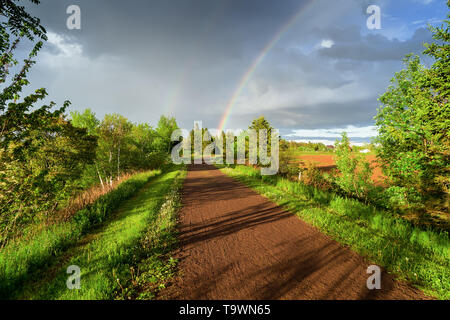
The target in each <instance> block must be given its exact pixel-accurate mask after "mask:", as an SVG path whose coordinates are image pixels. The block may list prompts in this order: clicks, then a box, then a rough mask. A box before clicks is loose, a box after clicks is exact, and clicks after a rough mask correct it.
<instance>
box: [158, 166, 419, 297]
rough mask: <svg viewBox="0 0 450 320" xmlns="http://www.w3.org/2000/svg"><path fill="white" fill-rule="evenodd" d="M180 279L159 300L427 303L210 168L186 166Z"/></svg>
mask: <svg viewBox="0 0 450 320" xmlns="http://www.w3.org/2000/svg"><path fill="white" fill-rule="evenodd" d="M179 220H180V221H179V232H180V234H179V240H180V249H179V251H178V252H177V253H176V258H178V259H180V263H179V270H180V272H179V276H178V277H177V278H175V279H174V280H173V281H172V283H171V284H170V285H169V287H168V288H167V289H166V290H164V291H163V292H162V293H161V295H160V299H193V300H197V299H226V300H227V299H427V297H426V296H425V295H424V294H423V293H422V292H421V291H420V290H418V289H415V288H413V287H411V286H410V285H408V284H406V283H403V282H400V281H395V280H394V279H393V277H392V276H391V275H389V274H388V273H386V272H384V271H382V276H381V279H382V281H381V289H380V290H369V289H367V287H366V280H367V278H368V277H369V276H370V275H368V274H367V273H366V270H367V267H368V266H369V265H370V263H369V262H367V261H365V259H364V258H362V257H361V256H359V255H358V254H356V253H354V252H353V251H351V250H350V249H348V248H346V247H343V246H342V245H340V244H339V243H337V242H336V241H334V240H332V239H330V238H329V237H327V236H325V235H323V234H322V233H320V232H319V231H318V230H317V229H315V228H313V227H311V226H309V225H308V224H306V223H305V222H303V221H302V220H300V219H299V218H298V217H296V216H295V215H293V214H292V213H289V212H287V211H285V210H283V209H282V208H281V207H279V206H277V205H276V204H274V203H273V202H271V201H269V200H268V199H267V198H265V197H263V196H261V195H259V194H257V193H256V192H254V191H253V190H251V189H250V188H248V187H246V186H244V185H243V184H241V183H239V182H237V181H235V180H233V179H232V178H230V177H227V176H226V175H224V174H223V173H221V172H220V171H219V170H217V169H216V168H215V167H213V166H209V165H192V166H190V167H189V172H188V175H187V177H186V180H185V182H184V187H183V208H182V209H181V211H180V216H179Z"/></svg>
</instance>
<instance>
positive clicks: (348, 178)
mask: <svg viewBox="0 0 450 320" xmlns="http://www.w3.org/2000/svg"><path fill="white" fill-rule="evenodd" d="M335 152H336V166H337V169H338V171H339V174H338V175H336V177H335V183H336V185H337V186H338V187H339V189H341V190H342V191H343V192H344V193H345V194H347V195H350V196H353V197H357V198H359V199H362V200H366V199H367V198H368V195H369V193H370V191H371V189H372V187H373V182H372V180H371V176H372V169H371V167H370V164H369V163H368V162H367V161H366V160H365V158H364V157H363V156H362V155H361V154H357V153H352V148H351V146H350V140H349V139H348V137H347V134H346V133H345V132H344V133H343V134H342V139H341V141H336V145H335Z"/></svg>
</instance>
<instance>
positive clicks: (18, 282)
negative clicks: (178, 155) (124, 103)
mask: <svg viewBox="0 0 450 320" xmlns="http://www.w3.org/2000/svg"><path fill="white" fill-rule="evenodd" d="M159 172H160V171H151V172H146V173H141V174H137V175H135V176H134V177H132V178H130V179H128V180H127V181H125V182H123V183H121V184H120V185H119V186H118V187H117V188H116V189H114V190H113V191H111V192H109V193H107V194H104V195H102V196H100V197H99V198H98V199H97V200H96V201H95V202H94V203H92V204H90V205H88V206H87V207H86V208H84V209H82V210H80V211H78V212H77V213H76V214H75V216H74V217H73V219H72V220H70V221H68V222H62V223H58V224H54V225H51V226H49V227H48V228H46V229H44V230H42V231H41V232H39V233H38V234H36V235H34V236H33V237H32V238H30V239H17V240H16V241H13V242H10V243H9V244H8V245H7V246H6V247H5V248H3V249H2V250H1V251H0V298H13V297H15V296H16V293H17V292H20V291H21V289H22V288H21V287H22V285H23V283H24V282H25V281H27V280H29V279H35V278H40V277H42V275H40V274H39V272H40V271H41V270H43V269H44V268H46V267H48V266H50V265H51V264H52V263H53V262H54V260H55V259H56V258H57V257H59V256H60V255H61V254H62V253H63V252H64V251H65V250H67V249H68V248H69V247H71V246H72V245H73V244H74V243H76V242H77V240H78V239H79V238H80V237H82V236H83V234H86V233H87V232H88V231H89V230H90V229H91V228H92V227H94V226H96V225H98V224H100V223H101V222H103V221H104V220H105V219H107V218H108V216H109V214H110V213H111V212H112V211H113V210H114V209H116V208H117V207H118V206H119V204H120V203H121V202H123V201H124V200H125V199H127V198H129V197H131V196H132V195H133V194H135V193H136V192H137V191H138V190H139V189H140V188H141V187H142V186H144V185H145V184H146V183H147V182H148V181H149V179H150V178H151V177H153V176H155V175H156V174H158V173H159Z"/></svg>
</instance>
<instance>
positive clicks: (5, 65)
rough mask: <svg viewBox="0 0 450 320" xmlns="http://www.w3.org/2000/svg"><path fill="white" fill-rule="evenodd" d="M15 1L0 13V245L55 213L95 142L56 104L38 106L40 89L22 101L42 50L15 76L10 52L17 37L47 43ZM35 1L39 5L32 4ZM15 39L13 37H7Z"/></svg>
mask: <svg viewBox="0 0 450 320" xmlns="http://www.w3.org/2000/svg"><path fill="white" fill-rule="evenodd" d="M14 2H15V1H3V2H2V3H1V6H0V14H1V15H2V17H4V19H3V20H2V21H1V22H0V39H1V41H0V49H1V51H2V53H1V58H0V84H2V85H4V86H3V88H2V91H1V92H0V178H1V179H0V181H1V183H0V243H4V241H5V240H6V239H7V237H8V236H9V235H10V234H14V233H15V232H16V231H17V230H19V229H20V227H21V226H22V225H23V224H24V223H26V222H28V221H30V220H32V219H34V218H35V216H37V215H38V213H41V212H44V211H47V212H48V213H51V212H52V211H54V210H55V209H56V208H57V206H58V203H59V202H60V201H63V200H64V199H65V198H67V197H68V196H70V195H71V194H72V189H74V185H75V181H76V180H77V179H78V178H79V177H80V176H81V174H82V172H83V170H84V168H85V167H86V166H87V165H89V164H90V163H92V157H93V150H95V145H96V139H95V138H94V137H91V136H89V135H88V134H87V133H86V131H85V130H82V129H78V128H75V127H73V126H72V125H71V124H70V123H69V122H68V121H66V120H65V116H64V114H63V113H64V111H65V109H66V108H67V107H68V106H69V104H70V103H69V102H68V101H66V102H65V103H64V105H63V107H62V108H60V109H57V110H53V111H52V109H53V107H54V106H55V104H54V103H53V102H50V103H49V105H44V106H41V107H37V106H36V104H37V103H38V102H39V101H41V100H43V99H44V98H45V97H46V96H47V92H46V90H45V89H44V88H40V89H37V90H36V91H35V92H34V93H32V94H29V95H28V96H25V97H24V98H21V93H22V90H23V89H24V88H25V86H27V85H28V84H29V81H28V80H27V75H28V72H29V70H30V68H31V66H32V65H33V64H34V63H35V61H34V60H33V59H34V58H35V57H36V56H37V53H38V51H39V49H40V48H41V47H42V42H41V41H38V42H37V43H36V44H35V45H34V48H33V49H32V50H31V52H30V54H29V55H28V58H27V59H25V60H24V63H23V66H22V67H21V68H19V70H18V72H17V73H16V74H15V75H14V76H12V77H10V71H11V70H12V68H14V67H16V68H18V64H19V63H18V61H17V60H15V59H14V51H15V50H16V48H17V45H18V44H19V42H20V40H21V38H23V37H26V38H28V39H29V40H32V41H33V40H34V37H35V36H37V37H39V38H41V39H43V40H46V36H45V29H44V28H43V27H41V26H40V25H39V19H37V18H34V17H32V16H30V15H29V14H28V13H26V12H25V10H24V8H23V7H20V6H17V5H16V4H15V3H14ZM31 2H33V3H36V4H37V3H39V1H34V0H33V1H31ZM12 37H15V39H12Z"/></svg>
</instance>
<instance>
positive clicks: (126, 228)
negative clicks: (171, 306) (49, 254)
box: [20, 170, 180, 300]
mask: <svg viewBox="0 0 450 320" xmlns="http://www.w3.org/2000/svg"><path fill="white" fill-rule="evenodd" d="M179 174H180V170H171V171H169V172H166V173H164V174H163V175H161V176H159V177H157V178H156V179H154V180H152V181H151V182H149V183H148V184H147V185H146V186H145V187H144V188H142V189H141V191H140V192H139V193H138V194H136V195H135V196H134V197H133V198H131V199H129V200H127V201H125V202H124V203H123V204H121V205H120V207H119V208H118V209H117V210H116V211H115V212H114V213H113V214H112V215H111V217H110V218H109V219H108V220H107V221H106V222H105V223H104V224H103V226H102V227H101V228H98V229H96V230H94V231H93V232H91V233H89V234H88V235H86V236H85V237H83V238H81V239H80V240H79V241H78V243H77V245H76V246H74V247H73V248H71V250H69V251H68V252H66V253H65V255H63V256H61V258H60V259H59V261H58V263H57V265H56V266H55V267H54V268H53V269H51V270H49V271H48V273H47V274H45V275H42V279H41V280H40V281H36V282H33V283H29V284H28V286H27V287H26V288H24V292H23V294H22V295H21V296H20V298H24V299H89V300H90V299H111V298H114V295H115V293H116V292H117V290H118V288H120V287H123V285H122V283H123V280H122V279H127V278H129V275H130V273H131V274H132V270H133V269H132V267H133V264H134V262H135V261H136V259H137V258H138V257H139V254H140V247H141V239H142V237H143V236H144V234H145V233H146V231H147V228H148V226H149V224H152V223H153V222H154V221H156V219H157V217H158V212H159V210H160V207H161V205H162V204H163V203H164V200H165V197H166V195H167V194H168V193H169V191H170V190H171V188H172V187H173V185H174V183H175V181H176V179H177V177H178V176H179ZM70 265H76V266H78V267H79V268H80V270H81V288H80V289H72V290H70V289H68V288H67V285H66V281H67V279H68V277H69V275H68V274H67V272H66V270H67V267H68V266H70Z"/></svg>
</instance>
